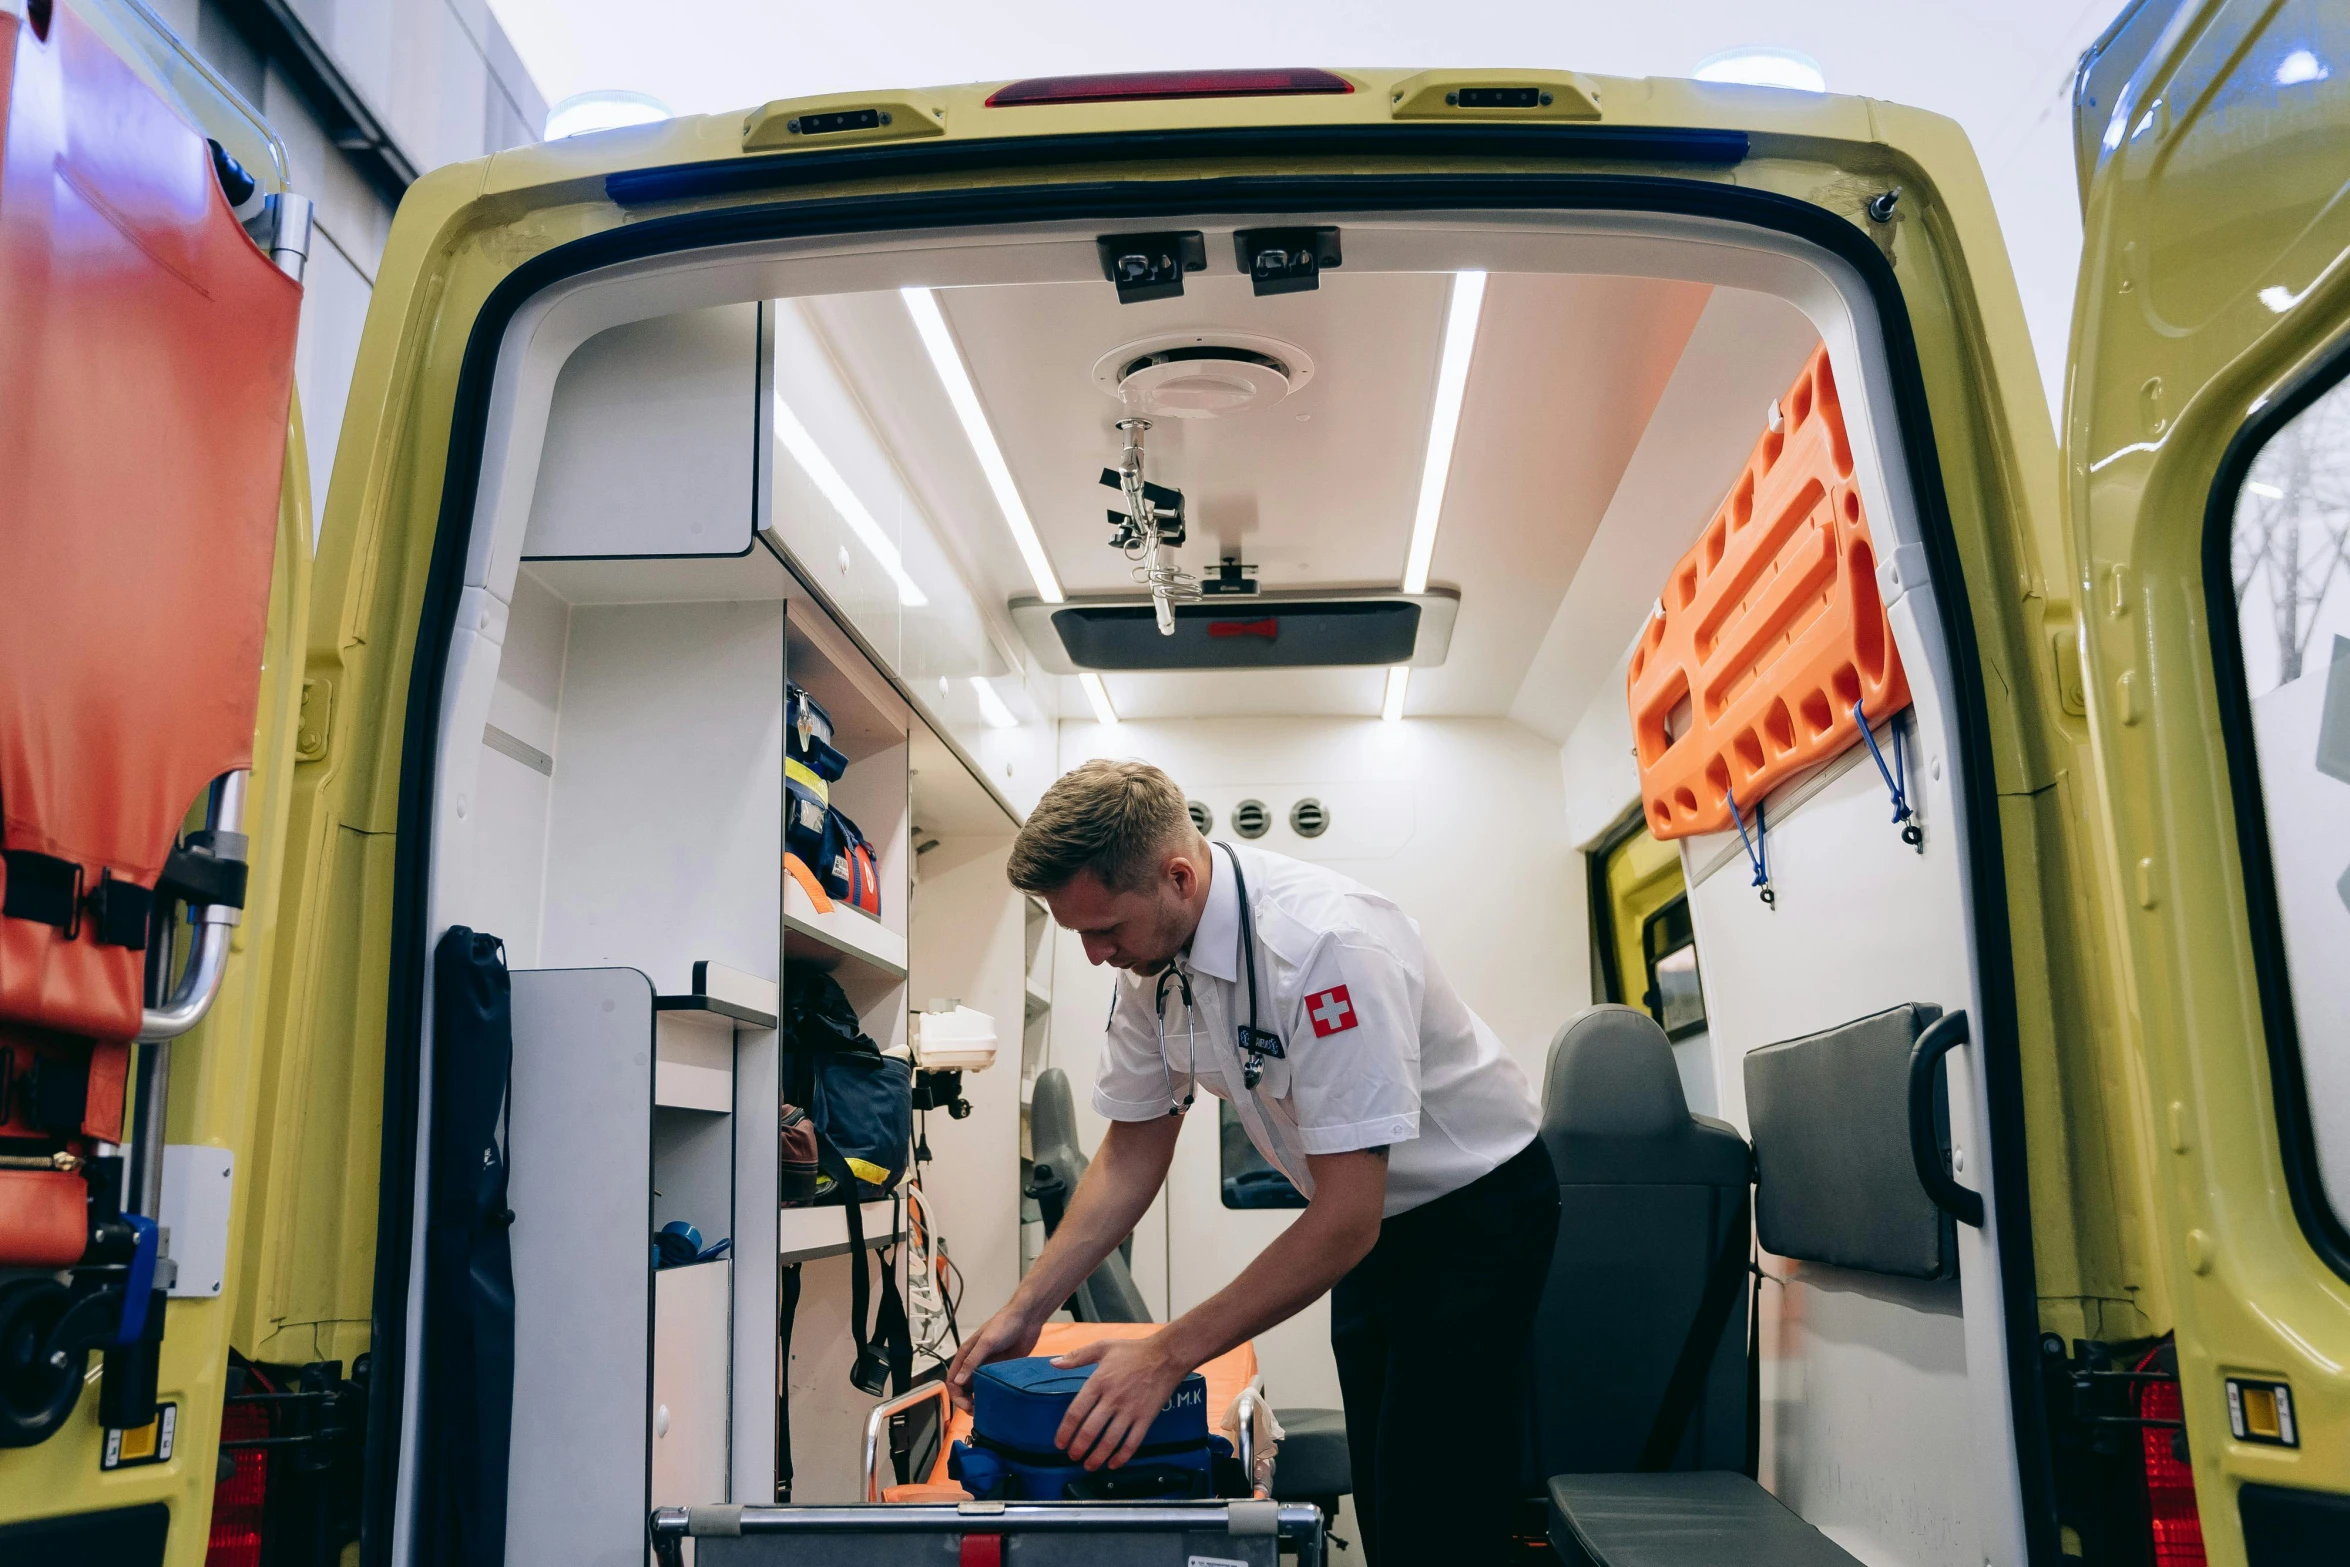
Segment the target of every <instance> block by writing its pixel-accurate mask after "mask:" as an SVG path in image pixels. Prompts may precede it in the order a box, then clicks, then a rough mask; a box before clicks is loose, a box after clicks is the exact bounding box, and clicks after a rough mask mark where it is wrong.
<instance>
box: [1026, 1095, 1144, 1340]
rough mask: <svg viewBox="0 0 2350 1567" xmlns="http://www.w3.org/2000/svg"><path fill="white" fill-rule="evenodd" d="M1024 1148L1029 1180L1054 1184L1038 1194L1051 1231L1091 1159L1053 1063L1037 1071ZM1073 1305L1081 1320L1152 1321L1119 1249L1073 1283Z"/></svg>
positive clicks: (1073, 1103) (1042, 1185)
mask: <svg viewBox="0 0 2350 1567" xmlns="http://www.w3.org/2000/svg"><path fill="white" fill-rule="evenodd" d="M1028 1148H1029V1154H1030V1168H1031V1171H1032V1181H1033V1184H1034V1185H1035V1186H1037V1187H1040V1188H1044V1189H1046V1190H1047V1191H1048V1192H1049V1191H1051V1190H1052V1189H1053V1188H1057V1189H1058V1195H1057V1197H1054V1198H1051V1199H1050V1200H1044V1199H1040V1202H1041V1203H1042V1205H1043V1206H1044V1207H1045V1210H1046V1216H1045V1233H1046V1234H1047V1235H1048V1236H1049V1235H1050V1234H1051V1233H1052V1231H1053V1229H1054V1228H1055V1227H1056V1226H1058V1225H1059V1223H1060V1218H1061V1204H1062V1203H1064V1202H1066V1201H1068V1199H1069V1197H1070V1196H1072V1195H1073V1194H1074V1193H1075V1192H1076V1190H1077V1183H1078V1182H1079V1181H1081V1180H1083V1179H1084V1178H1085V1169H1086V1165H1087V1164H1088V1162H1089V1161H1088V1160H1087V1159H1086V1157H1085V1154H1084V1151H1083V1150H1082V1149H1081V1148H1079V1146H1078V1142H1077V1104H1076V1101H1075V1100H1074V1099H1073V1098H1072V1097H1071V1096H1070V1093H1069V1074H1068V1073H1066V1072H1064V1071H1062V1070H1061V1069H1060V1068H1059V1067H1057V1066H1055V1067H1047V1068H1045V1069H1044V1070H1043V1071H1041V1072H1039V1073H1037V1074H1036V1086H1035V1088H1034V1089H1033V1090H1032V1091H1031V1093H1030V1096H1029V1103H1028ZM1074 1307H1075V1311H1076V1316H1077V1320H1078V1321H1080V1322H1148V1321H1150V1320H1151V1313H1150V1307H1149V1306H1148V1305H1147V1304H1145V1303H1144V1301H1143V1298H1142V1291H1141V1290H1140V1289H1138V1288H1136V1286H1135V1283H1134V1274H1133V1272H1132V1271H1131V1270H1130V1269H1129V1268H1128V1266H1127V1260H1126V1255H1125V1253H1124V1251H1123V1250H1120V1251H1113V1252H1111V1253H1110V1254H1109V1255H1108V1256H1107V1257H1104V1258H1103V1259H1102V1261H1101V1265H1100V1266H1099V1267H1097V1268H1095V1269H1094V1270H1093V1272H1092V1273H1091V1274H1089V1275H1088V1276H1087V1277H1086V1280H1085V1282H1084V1283H1083V1284H1080V1285H1078V1286H1077V1294H1076V1296H1075V1298H1074Z"/></svg>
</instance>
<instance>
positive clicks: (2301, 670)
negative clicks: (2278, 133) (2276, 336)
mask: <svg viewBox="0 0 2350 1567" xmlns="http://www.w3.org/2000/svg"><path fill="white" fill-rule="evenodd" d="M2229 555H2230V564H2231V565H2232V567H2233V586H2234V589H2235V603H2236V629H2237V636H2238V639H2239V651H2240V653H2241V656H2242V667H2243V673H2244V691H2245V695H2246V696H2247V697H2249V698H2250V704H2249V706H2248V708H2247V709H2246V712H2247V714H2248V716H2249V719H2250V726H2251V734H2250V741H2251V756H2250V758H2249V760H2250V761H2251V763H2252V770H2253V771H2254V773H2255V774H2256V775H2257V779H2258V784H2259V790H2260V798H2259V800H2258V802H2257V804H2258V808H2259V811H2260V815H2261V818H2262V820H2263V822H2264V825H2265V831H2266V836H2267V845H2268V850H2269V855H2268V858H2269V868H2270V871H2271V875H2272V877H2273V881H2274V886H2275V900H2276V923H2277V929H2278V934H2279V935H2280V936H2281V938H2282V946H2283V952H2282V959H2283V971H2284V973H2283V977H2284V979H2285V982H2286V988H2287V990H2288V991H2289V993H2290V1001H2291V1007H2292V1016H2291V1018H2290V1020H2289V1022H2290V1025H2291V1028H2292V1032H2293V1033H2294V1034H2295V1035H2296V1036H2297V1037H2298V1040H2299V1046H2300V1057H2301V1072H2302V1087H2303V1091H2304V1093H2305V1094H2306V1096H2307V1100H2308V1106H2309V1117H2310V1122H2311V1126H2312V1130H2313V1133H2314V1137H2315V1143H2316V1155H2317V1162H2318V1167H2319V1170H2320V1173H2321V1175H2322V1177H2323V1180H2324V1185H2325V1189H2326V1191H2327V1193H2328V1194H2329V1195H2330V1197H2331V1200H2332V1204H2333V1207H2334V1209H2335V1211H2336V1212H2337V1213H2340V1212H2342V1211H2344V1210H2345V1209H2346V1208H2350V967H2345V966H2344V964H2343V962H2342V954H2343V953H2344V952H2346V951H2350V381H2337V382H2336V383H2335V385H2334V386H2333V387H2332V389H2331V390H2329V391H2327V392H2326V393H2325V394H2324V395H2322V396H2320V397H2319V398H2318V399H2317V400H2316V401H2315V402H2312V403H2310V404H2309V405H2307V406H2306V407H2304V408H2303V409H2302V410H2301V411H2300V412H2299V413H2298V414H2296V415H2294V416H2293V417H2292V418H2291V419H2289V420H2286V421H2284V422H2283V423H2281V424H2279V425H2278V426H2277V427H2276V428H2275V430H2274V431H2273V432H2271V433H2270V435H2269V436H2268V438H2267V441H2266V443H2265V444H2264V445H2263V446H2262V447H2261V449H2260V451H2259V454H2258V455H2257V456H2256V457H2255V458H2254V459H2253V461H2252V464H2251V467H2250V468H2249V469H2248V470H2247V471H2246V473H2245V476H2244V482H2243V485H2242V487H2241V488H2240V489H2239V490H2238V491H2237V493H2236V499H2235V509H2234V515H2233V519H2232V524H2231V533H2230V537H2229ZM2239 739H2240V737H2239ZM2272 1026H2275V1025H2274V1023H2272ZM2278 1099H2279V1103H2280V1105H2283V1104H2287V1103H2288V1102H2289V1100H2288V1096H2287V1095H2286V1094H2284V1093H2280V1094H2279V1095H2278Z"/></svg>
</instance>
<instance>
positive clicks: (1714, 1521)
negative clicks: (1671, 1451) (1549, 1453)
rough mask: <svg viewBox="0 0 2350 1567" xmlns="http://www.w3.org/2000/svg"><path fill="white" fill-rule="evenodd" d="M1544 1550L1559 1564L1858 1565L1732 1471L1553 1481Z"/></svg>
mask: <svg viewBox="0 0 2350 1567" xmlns="http://www.w3.org/2000/svg"><path fill="white" fill-rule="evenodd" d="M1550 1544H1551V1548H1552V1549H1553V1550H1555V1551H1556V1552H1557V1553H1558V1556H1559V1559H1560V1560H1561V1561H1563V1562H1565V1563H1567V1567H1860V1564H1859V1562H1858V1560H1857V1559H1856V1558H1854V1557H1853V1556H1851V1555H1850V1554H1848V1553H1847V1552H1846V1551H1845V1550H1844V1548H1843V1547H1842V1546H1840V1545H1838V1544H1837V1543H1836V1542H1835V1541H1833V1540H1831V1539H1829V1538H1828V1537H1827V1536H1826V1535H1824V1534H1822V1533H1820V1531H1819V1530H1817V1529H1815V1528H1813V1527H1812V1526H1811V1525H1810V1524H1807V1523H1805V1522H1804V1521H1803V1520H1802V1519H1801V1518H1798V1517H1797V1516H1795V1514H1794V1513H1793V1512H1791V1511H1789V1510H1788V1508H1787V1506H1786V1504H1785V1503H1783V1502H1781V1501H1780V1500H1779V1499H1778V1498H1777V1497H1775V1496H1773V1495H1772V1494H1771V1493H1770V1492H1768V1491H1766V1490H1764V1489H1763V1488H1762V1487H1761V1486H1759V1485H1756V1484H1755V1483H1754V1482H1753V1481H1752V1480H1749V1479H1747V1478H1746V1476H1744V1475H1741V1474H1724V1473H1721V1472H1720V1471H1699V1472H1696V1473H1690V1474H1622V1475H1560V1476H1558V1477H1557V1478H1555V1479H1553V1480H1552V1481H1551V1482H1550Z"/></svg>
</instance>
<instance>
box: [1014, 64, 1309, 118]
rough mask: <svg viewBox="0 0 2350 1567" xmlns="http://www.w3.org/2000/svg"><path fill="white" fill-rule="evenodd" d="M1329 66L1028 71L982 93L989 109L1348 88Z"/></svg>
mask: <svg viewBox="0 0 2350 1567" xmlns="http://www.w3.org/2000/svg"><path fill="white" fill-rule="evenodd" d="M1354 90H1355V84H1354V83H1352V82H1350V81H1348V80H1347V79H1346V78H1345V77H1343V76H1340V75H1338V74H1337V73H1336V72H1335V71H1317V70H1314V69H1311V68H1305V69H1297V70H1251V71H1117V72H1109V73H1105V74H1102V75H1098V76H1031V77H1029V78H1027V79H1026V80H1025V81H1017V82H1013V83H1010V84H1009V85H1007V86H1003V87H999V88H997V89H996V90H995V91H994V92H992V93H990V94H989V95H988V99H987V106H988V107H989V108H991V109H1016V108H1021V107H1025V106H1030V105H1035V104H1046V103H1136V102H1140V101H1143V100H1146V99H1152V98H1287V97H1294V96H1297V95H1300V94H1312V93H1350V92H1353V91H1354Z"/></svg>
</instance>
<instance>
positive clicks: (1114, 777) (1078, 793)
mask: <svg viewBox="0 0 2350 1567" xmlns="http://www.w3.org/2000/svg"><path fill="white" fill-rule="evenodd" d="M1193 835H1195V829H1194V828H1193V827H1192V824H1191V814H1190V812H1189V810H1188V809H1187V808H1186V807H1185V804H1184V800H1183V791H1182V790H1181V789H1179V788H1177V787H1176V784H1175V780H1174V779H1172V778H1170V777H1168V776H1167V775H1166V774H1165V773H1163V772H1161V771H1159V770H1158V769H1157V768H1156V767H1153V766H1151V765H1150V763H1148V762H1106V761H1095V762H1087V763H1085V764H1084V765H1083V766H1081V767H1075V768H1072V769H1070V770H1069V771H1068V772H1065V773H1063V774H1062V775H1061V776H1060V777H1059V778H1058V779H1056V780H1054V783H1053V786H1052V787H1051V788H1050V789H1047V790H1046V791H1045V792H1044V798H1043V799H1041V800H1039V801H1037V802H1036V809H1034V810H1032V811H1030V812H1029V813H1028V822H1027V825H1025V826H1023V827H1022V828H1021V829H1020V836H1019V837H1018V838H1016V839H1015V840H1013V843H1012V858H1011V862H1010V863H1009V864H1008V865H1007V866H1006V867H1005V874H1006V875H1007V876H1009V877H1010V878H1011V881H1012V885H1013V886H1015V887H1017V888H1019V889H1020V890H1021V891H1022V892H1054V891H1057V890H1059V889H1060V888H1062V887H1065V886H1067V885H1068V884H1069V882H1070V881H1071V880H1072V879H1073V878H1074V877H1075V876H1076V875H1077V874H1078V872H1080V871H1091V872H1093V873H1094V875H1096V876H1097V877H1099V878H1101V883H1102V885H1103V886H1105V887H1107V888H1109V889H1110V890H1111V891H1113V892H1134V891H1138V890H1140V889H1141V888H1142V887H1145V886H1147V885H1148V884H1149V883H1150V881H1151V878H1152V877H1153V876H1154V875H1155V874H1156V871H1157V866H1156V863H1155V862H1156V860H1157V859H1158V858H1159V857H1160V856H1161V855H1163V854H1165V853H1166V852H1167V851H1169V850H1172V849H1176V848H1179V847H1185V846H1187V844H1188V839H1189V837H1191V836H1193Z"/></svg>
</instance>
